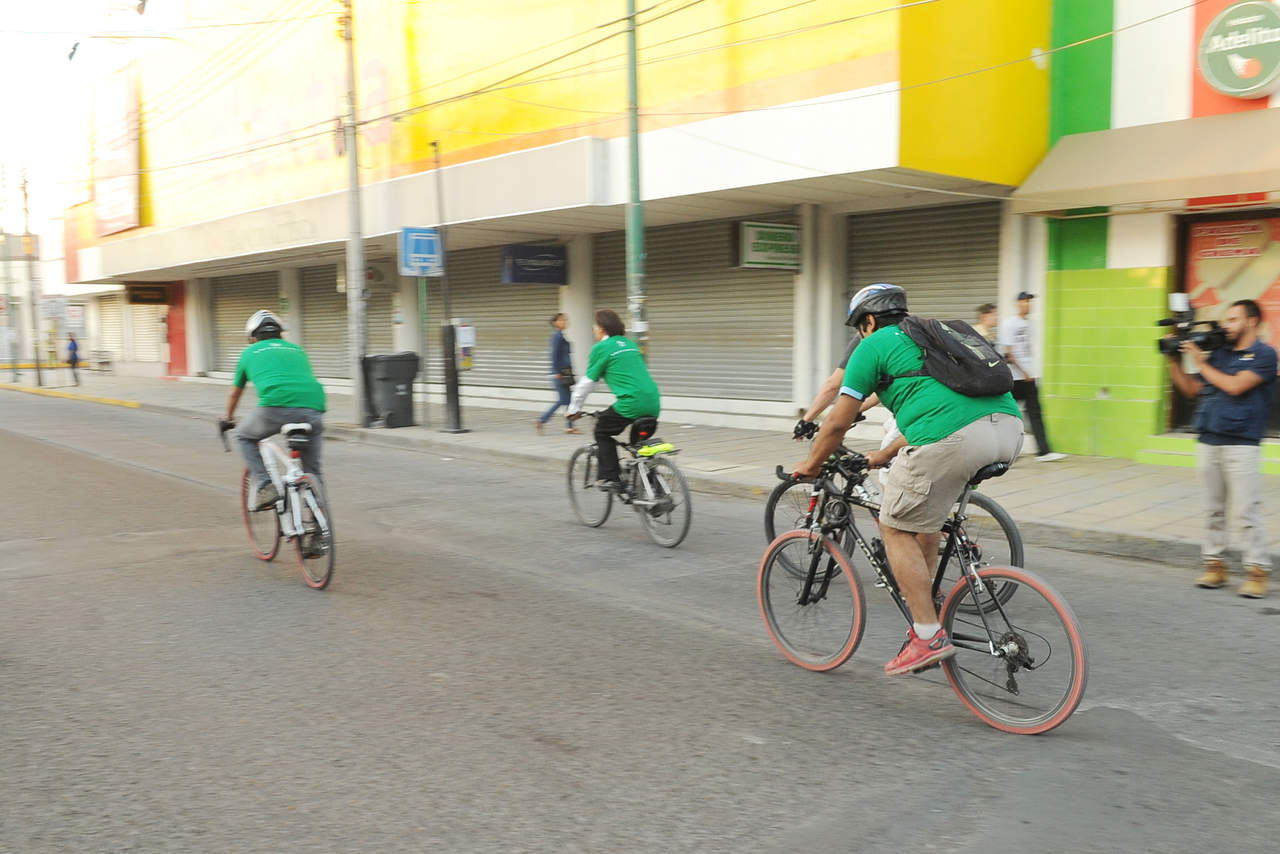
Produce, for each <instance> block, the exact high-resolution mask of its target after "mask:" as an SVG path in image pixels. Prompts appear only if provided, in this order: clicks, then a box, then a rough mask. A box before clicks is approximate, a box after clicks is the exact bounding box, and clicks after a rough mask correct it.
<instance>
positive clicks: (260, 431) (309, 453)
mask: <svg viewBox="0 0 1280 854" xmlns="http://www.w3.org/2000/svg"><path fill="white" fill-rule="evenodd" d="M293 423H305V424H310V425H311V443H310V444H309V445H307V449H306V450H305V451H303V452H302V470H303V471H305V472H307V473H309V474H313V475H315V476H316V477H317V478H319V477H320V436H321V434H322V433H324V413H323V412H321V411H320V410H318V409H305V408H303V407H301V406H255V407H254V408H253V413H252V414H250V415H248V416H246V417H245V418H244V420H243V421H241V422H240V423H239V424H238V425H236V440H237V441H239V442H240V453H241V454H243V455H244V460H245V462H246V463H248V464H249V472H250V474H252V475H253V482H254V484H256V485H257V486H262V485H263V484H264V483H266V482H267V480H268V477H267V467H266V466H265V465H263V464H262V452H261V451H259V450H258V443H259V442H261V441H262V440H263V439H265V438H267V437H268V436H274V435H275V434H277V433H279V432H280V428H281V427H283V426H284V425H286V424H293Z"/></svg>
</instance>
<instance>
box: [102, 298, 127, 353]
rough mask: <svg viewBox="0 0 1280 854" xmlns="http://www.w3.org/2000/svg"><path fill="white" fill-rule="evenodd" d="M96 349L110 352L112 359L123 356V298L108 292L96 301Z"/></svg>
mask: <svg viewBox="0 0 1280 854" xmlns="http://www.w3.org/2000/svg"><path fill="white" fill-rule="evenodd" d="M98 323H99V326H98V349H99V350H105V351H107V352H108V353H110V354H111V359H112V361H119V360H121V359H123V358H124V299H123V298H122V297H121V296H120V295H119V294H108V295H106V296H103V297H101V298H99V301H98Z"/></svg>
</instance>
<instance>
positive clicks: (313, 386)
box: [235, 338, 324, 412]
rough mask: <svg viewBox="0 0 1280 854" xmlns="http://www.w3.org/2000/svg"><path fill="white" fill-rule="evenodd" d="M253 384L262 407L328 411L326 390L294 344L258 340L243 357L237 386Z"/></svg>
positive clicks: (237, 366)
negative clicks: (325, 408) (325, 396)
mask: <svg viewBox="0 0 1280 854" xmlns="http://www.w3.org/2000/svg"><path fill="white" fill-rule="evenodd" d="M246 383H253V387H254V388H255V389H257V391H258V405H259V406H296V407H299V408H302V409H318V410H319V411H321V412H324V387H323V386H322V385H320V383H319V381H318V380H317V379H316V375H315V374H314V373H313V372H312V370H311V361H310V360H309V359H307V354H306V352H305V351H304V350H303V349H302V348H301V347H299V346H298V345H297V344H294V343H293V342H292V341H285V340H284V339H282V338H268V339H267V340H265V341H255V342H254V343H252V344H250V345H249V346H248V347H245V348H244V352H242V353H241V354H240V361H239V362H237V363H236V378H235V384H236V387H237V388H244V386H245V384H246Z"/></svg>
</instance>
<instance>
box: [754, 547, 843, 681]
mask: <svg viewBox="0 0 1280 854" xmlns="http://www.w3.org/2000/svg"><path fill="white" fill-rule="evenodd" d="M815 544H816V548H817V551H816V552H815V551H812V549H813V548H814V547H815ZM815 557H816V558H817V561H818V565H817V569H816V572H815V573H814V580H813V582H812V583H810V582H809V573H808V568H809V567H810V566H812V564H813V560H814V558H815ZM798 566H802V567H804V568H805V572H804V573H803V574H799V573H797V572H796V570H795V567H798ZM806 587H808V588H809V595H810V599H809V601H807V602H806V603H805V604H803V605H801V604H800V599H801V596H802V594H803V593H804V591H805V588H806ZM756 598H757V601H758V602H759V604H760V616H761V617H762V618H763V619H764V627H765V629H767V630H768V632H769V637H770V638H771V639H772V640H773V643H774V645H776V646H777V647H778V649H779V651H781V652H782V654H783V655H784V656H786V657H787V660H788V661H790V662H791V663H792V664H795V665H797V666H799V667H803V668H804V669H805V670H814V671H819V672H821V671H827V670H835V669H836V668H837V667H839V666H840V665H842V664H844V663H845V662H846V661H848V660H849V656H851V655H853V652H854V650H856V649H857V648H858V643H859V642H860V641H861V640H862V631H863V629H864V628H865V627H866V603H865V601H864V599H863V596H862V582H861V581H859V579H858V576H857V574H856V573H854V571H853V567H852V566H851V565H850V564H849V558H848V557H846V556H845V553H844V552H843V551H842V550H841V549H840V547H839V546H837V545H836V544H835V543H834V542H832V541H831V540H830V539H827V538H825V537H822V538H815V537H814V536H813V535H812V534H810V533H809V532H808V531H787V532H786V533H783V534H781V535H780V536H779V537H778V538H777V539H776V540H774V541H773V542H772V543H770V545H769V548H768V549H766V550H765V553H764V559H763V560H761V561H760V573H759V575H758V577H757V580H756Z"/></svg>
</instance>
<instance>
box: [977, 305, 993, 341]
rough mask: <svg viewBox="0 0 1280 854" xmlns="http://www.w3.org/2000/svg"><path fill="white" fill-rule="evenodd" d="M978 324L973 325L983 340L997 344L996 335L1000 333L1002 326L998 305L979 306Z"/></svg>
mask: <svg viewBox="0 0 1280 854" xmlns="http://www.w3.org/2000/svg"><path fill="white" fill-rule="evenodd" d="M977 313H978V322H977V323H975V324H973V328H974V330H975V331H976V332H977V333H978V334H979V335H981V336H982V337H983V338H985V339H987V340H988V341H990V342H991V343H992V344H995V343H996V333H997V332H998V331H999V330H998V328H997V327H998V326H999V325H1000V321H999V317H1000V316H999V315H998V314H997V313H996V304H995V303H993V302H984V303H983V304H982V305H980V306H978V312H977Z"/></svg>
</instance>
